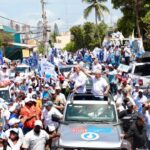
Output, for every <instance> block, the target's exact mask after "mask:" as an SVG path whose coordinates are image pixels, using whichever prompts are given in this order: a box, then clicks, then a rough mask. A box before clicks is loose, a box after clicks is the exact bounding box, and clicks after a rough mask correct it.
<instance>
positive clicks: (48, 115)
mask: <svg viewBox="0 0 150 150" xmlns="http://www.w3.org/2000/svg"><path fill="white" fill-rule="evenodd" d="M53 115H57V116H58V117H59V118H60V119H61V118H62V117H63V115H62V114H61V113H60V112H59V111H58V110H57V109H56V108H55V107H53V103H52V102H51V101H49V102H47V103H46V104H45V108H44V110H43V112H42V120H43V122H44V127H45V129H46V130H47V131H48V132H49V133H50V134H53V133H54V132H56V129H57V128H58V125H59V124H58V123H57V122H54V121H53V120H52V116H53Z"/></svg>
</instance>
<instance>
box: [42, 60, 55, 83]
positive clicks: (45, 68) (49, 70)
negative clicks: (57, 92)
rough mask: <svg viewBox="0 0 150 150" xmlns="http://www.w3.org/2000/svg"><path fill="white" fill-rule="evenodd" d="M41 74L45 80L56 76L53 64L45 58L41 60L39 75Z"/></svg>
mask: <svg viewBox="0 0 150 150" xmlns="http://www.w3.org/2000/svg"><path fill="white" fill-rule="evenodd" d="M43 75H44V76H45V77H46V79H47V80H49V79H50V78H53V79H56V78H57V74H56V72H55V67H54V65H53V64H51V63H50V62H48V61H47V60H45V59H43V60H41V76H43Z"/></svg>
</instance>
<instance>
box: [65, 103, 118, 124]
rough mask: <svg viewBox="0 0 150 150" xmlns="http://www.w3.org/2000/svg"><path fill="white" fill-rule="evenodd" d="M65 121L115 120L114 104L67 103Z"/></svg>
mask: <svg viewBox="0 0 150 150" xmlns="http://www.w3.org/2000/svg"><path fill="white" fill-rule="evenodd" d="M65 120H66V121H79V122H80V121H81V122H82V121H86V122H116V113H115V108H114V105H107V104H68V106H67V110H66V115H65Z"/></svg>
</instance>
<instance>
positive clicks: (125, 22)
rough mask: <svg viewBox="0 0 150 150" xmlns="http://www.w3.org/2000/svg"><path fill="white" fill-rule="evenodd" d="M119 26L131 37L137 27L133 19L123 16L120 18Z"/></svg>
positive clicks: (120, 29)
mask: <svg viewBox="0 0 150 150" xmlns="http://www.w3.org/2000/svg"><path fill="white" fill-rule="evenodd" d="M117 27H118V30H119V31H121V32H122V34H123V35H124V36H125V37H129V36H130V35H131V34H132V32H133V29H134V28H135V24H134V23H133V22H132V21H131V19H129V18H126V19H125V17H122V18H120V19H119V20H118V22H117Z"/></svg>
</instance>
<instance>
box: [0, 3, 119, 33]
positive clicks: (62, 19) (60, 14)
mask: <svg viewBox="0 0 150 150" xmlns="http://www.w3.org/2000/svg"><path fill="white" fill-rule="evenodd" d="M40 1H41V0H0V16H4V17H8V18H11V19H13V20H16V21H19V22H22V23H25V24H29V25H32V26H36V24H37V22H38V21H40V20H41V3H40ZM45 1H46V3H47V5H46V12H47V17H48V23H49V25H51V26H53V25H54V23H57V24H58V27H59V30H60V31H67V30H69V28H70V27H71V26H73V25H79V24H83V23H84V22H86V21H91V22H94V12H93V13H92V14H91V15H90V16H89V18H88V19H87V20H85V19H84V18H83V11H84V9H85V8H86V7H87V6H88V5H87V4H85V3H82V0H45ZM105 4H106V6H107V7H108V8H109V10H110V14H104V21H105V22H106V23H107V24H108V25H111V24H113V23H115V22H116V21H117V19H118V18H120V17H121V16H122V13H121V12H120V10H114V9H113V8H112V4H111V0H108V2H106V3H105ZM0 23H4V24H7V23H8V22H7V21H5V20H4V19H1V18H0Z"/></svg>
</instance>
